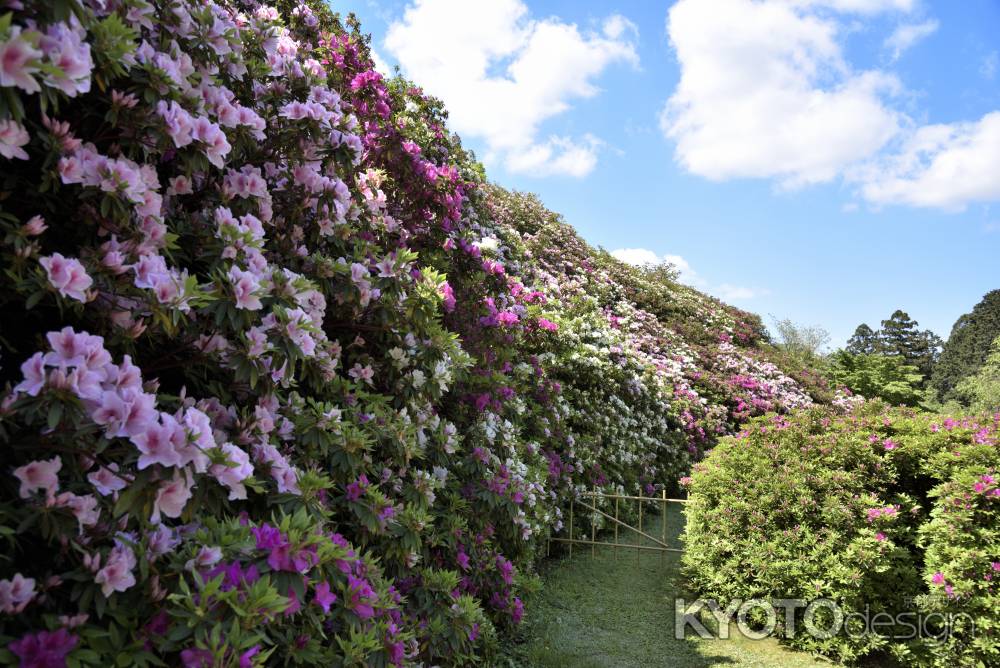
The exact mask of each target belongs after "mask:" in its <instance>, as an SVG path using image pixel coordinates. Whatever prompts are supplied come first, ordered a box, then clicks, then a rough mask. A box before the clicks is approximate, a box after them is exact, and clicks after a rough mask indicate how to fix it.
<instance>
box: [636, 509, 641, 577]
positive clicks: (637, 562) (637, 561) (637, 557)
mask: <svg viewBox="0 0 1000 668" xmlns="http://www.w3.org/2000/svg"><path fill="white" fill-rule="evenodd" d="M637 503H638V504H639V531H642V501H637ZM640 538H641V536H640ZM638 542H639V541H636V543H638ZM640 552H641V550H636V551H635V565H636V566H638V565H639V553H640Z"/></svg>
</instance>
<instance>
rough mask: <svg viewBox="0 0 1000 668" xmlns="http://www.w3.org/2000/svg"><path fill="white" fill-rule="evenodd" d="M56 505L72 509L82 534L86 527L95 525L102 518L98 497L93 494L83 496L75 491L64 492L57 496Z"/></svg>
mask: <svg viewBox="0 0 1000 668" xmlns="http://www.w3.org/2000/svg"><path fill="white" fill-rule="evenodd" d="M55 505H56V506H57V507H60V508H69V509H70V512H72V513H73V516H74V517H76V521H77V524H78V525H79V531H80V534H81V535H82V534H83V530H84V529H85V528H87V527H92V526H94V525H95V524H97V522H98V521H99V520H100V519H101V509H100V508H99V507H98V506H97V497H95V496H94V495H93V494H84V495H82V496H81V495H79V494H74V493H73V492H63V493H62V494H60V495H59V496H57V497H56V498H55Z"/></svg>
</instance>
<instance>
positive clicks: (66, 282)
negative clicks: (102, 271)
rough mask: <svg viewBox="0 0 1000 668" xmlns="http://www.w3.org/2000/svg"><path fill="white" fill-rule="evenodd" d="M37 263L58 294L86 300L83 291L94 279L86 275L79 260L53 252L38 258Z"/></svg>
mask: <svg viewBox="0 0 1000 668" xmlns="http://www.w3.org/2000/svg"><path fill="white" fill-rule="evenodd" d="M38 263H39V264H41V265H42V267H44V268H45V272H46V273H47V274H48V277H49V283H51V284H52V287H54V288H55V289H56V290H58V291H59V294H61V295H62V296H64V297H69V298H70V299H75V300H77V301H78V302H86V301H87V295H86V294H85V293H86V291H87V290H88V289H90V286H91V285H93V284H94V281H93V280H92V279H91V278H90V276H88V275H87V270H86V269H84V268H83V265H82V264H81V263H80V261H79V260H77V259H75V258H67V257H63V256H62V254H60V253H53V254H52V255H49V256H48V257H43V258H40V259H39V260H38Z"/></svg>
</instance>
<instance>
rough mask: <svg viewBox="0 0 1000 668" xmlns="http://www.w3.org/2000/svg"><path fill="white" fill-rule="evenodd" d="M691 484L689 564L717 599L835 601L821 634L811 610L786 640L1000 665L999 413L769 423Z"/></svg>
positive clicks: (823, 614)
mask: <svg viewBox="0 0 1000 668" xmlns="http://www.w3.org/2000/svg"><path fill="white" fill-rule="evenodd" d="M687 484H688V487H689V490H690V496H689V503H688V506H687V513H688V525H687V533H686V536H685V542H686V551H685V554H684V557H683V559H684V564H685V567H686V569H687V571H688V574H689V576H690V578H691V580H690V581H691V584H692V586H693V587H694V588H695V589H697V590H698V591H699V592H701V593H702V594H703V595H704V596H706V597H707V598H715V599H716V600H718V601H721V602H722V606H723V607H726V606H727V605H728V602H729V601H731V600H733V599H741V600H748V599H764V600H773V599H799V600H802V601H806V602H808V601H813V600H816V599H828V600H832V601H834V602H835V603H837V604H838V605H839V606H840V611H841V613H842V615H843V617H841V618H840V622H838V620H837V618H835V617H833V616H831V614H830V608H829V607H827V606H826V605H825V604H824V605H822V606H820V607H817V608H816V610H817V611H818V613H819V614H818V615H817V617H816V618H814V619H815V622H814V623H815V625H816V628H818V629H819V631H820V632H819V634H817V635H813V634H811V633H808V632H807V630H806V627H805V626H804V606H800V607H799V608H798V610H797V611H796V612H795V615H796V618H795V619H796V627H797V628H796V632H795V633H794V634H791V635H790V637H789V638H788V639H787V642H788V643H790V644H791V645H793V646H795V647H798V648H800V649H805V650H810V651H813V652H817V653H820V654H824V655H827V656H831V657H833V658H837V659H840V660H843V661H846V662H848V663H854V662H858V661H861V660H864V659H867V660H868V661H870V662H873V663H881V661H880V660H879V659H880V658H881V659H883V660H884V659H885V658H886V657H892V659H894V660H895V661H898V662H899V663H900V665H906V666H934V667H938V668H945V667H948V666H995V665H998V664H1000V618H998V615H997V612H998V611H1000V588H998V583H1000V414H996V415H985V416H980V417H978V418H975V417H959V418H955V417H942V416H935V415H930V414H920V413H917V412H915V411H913V410H909V409H891V408H888V407H886V406H885V405H884V404H882V403H881V402H870V403H867V404H865V405H862V406H859V407H856V408H855V409H854V410H849V411H847V412H846V414H843V412H842V411H834V410H831V409H828V408H824V409H820V408H813V409H810V410H807V411H802V412H799V413H797V414H795V415H793V416H791V417H785V416H768V417H761V418H757V419H756V420H754V421H752V422H750V423H749V424H748V425H747V426H746V427H745V429H744V430H743V431H742V432H741V433H740V434H738V435H736V436H734V437H730V438H727V439H725V440H724V441H722V442H721V443H720V444H719V445H718V446H717V447H716V448H715V449H714V450H713V451H712V452H711V454H710V455H709V456H708V457H707V458H706V459H705V460H704V461H702V462H700V463H698V464H696V465H695V466H694V472H693V474H692V476H691V479H690V480H689V481H687ZM752 612H753V614H755V615H757V617H754V616H753V615H751V620H752V622H755V623H759V624H761V625H762V626H763V625H764V622H765V619H764V617H763V616H762V612H763V611H762V610H761V609H760V608H759V607H758V608H755V609H754V610H753V611H752ZM785 619H786V617H785V613H784V612H783V611H781V612H778V614H777V615H776V621H777V622H778V630H777V632H778V634H779V635H784V634H785V632H786V631H789V628H788V627H787V626H786V625H785ZM864 620H867V622H866V621H864ZM839 623H842V624H843V626H842V627H839V626H838V624H839ZM918 629H919V631H918ZM895 661H893V663H894V662H895ZM866 665H867V664H866Z"/></svg>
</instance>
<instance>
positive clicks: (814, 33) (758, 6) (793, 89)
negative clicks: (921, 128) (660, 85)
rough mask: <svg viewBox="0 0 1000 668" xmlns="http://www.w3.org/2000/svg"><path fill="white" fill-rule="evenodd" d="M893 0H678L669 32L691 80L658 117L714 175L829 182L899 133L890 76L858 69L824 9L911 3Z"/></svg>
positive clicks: (695, 165)
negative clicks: (846, 55) (845, 53)
mask: <svg viewBox="0 0 1000 668" xmlns="http://www.w3.org/2000/svg"><path fill="white" fill-rule="evenodd" d="M910 4H911V3H909V2H903V1H898V2H893V1H891V0H885V1H881V2H880V1H877V0H869V1H865V0H833V1H827V2H818V1H817V2H809V1H807V0H798V1H796V0H765V1H763V2H753V1H751V0H711V1H710V0H680V1H679V2H677V4H675V5H674V6H673V8H672V9H671V10H670V13H669V17H668V31H669V34H670V41H671V44H672V45H673V47H674V49H675V51H676V54H677V59H678V61H679V63H680V69H681V77H680V81H679V83H678V85H677V89H676V90H675V91H674V93H673V95H672V96H671V97H670V99H669V101H668V103H667V105H666V107H665V108H664V110H663V112H662V114H661V118H660V122H661V128H662V130H663V132H664V133H665V134H666V136H667V137H668V138H670V139H673V140H674V141H675V142H676V152H675V156H676V159H677V160H678V161H679V162H680V163H681V165H682V166H683V167H684V168H685V169H687V170H688V171H690V172H693V173H695V174H698V175H701V176H704V177H706V178H709V179H713V180H724V179H731V178H746V177H750V178H774V179H777V180H778V181H779V182H780V183H781V184H782V185H784V186H788V187H794V186H801V185H805V184H811V183H820V182H825V181H830V180H832V179H834V178H836V177H837V176H838V175H839V174H840V173H841V172H842V170H843V169H844V168H845V167H846V166H847V165H850V164H852V163H855V162H857V161H859V160H863V159H865V158H868V157H870V156H871V155H873V154H874V153H875V152H876V151H878V150H879V149H880V148H881V147H882V146H884V145H885V144H886V143H887V142H888V141H889V140H891V139H892V138H893V137H894V136H895V135H896V134H897V133H898V132H899V129H900V124H901V118H900V115H899V114H898V113H897V112H895V111H894V110H893V109H891V108H890V107H889V106H887V105H886V103H885V98H886V97H888V96H891V95H892V94H894V93H896V92H898V91H899V89H900V84H899V82H898V80H897V79H896V78H895V77H894V76H892V75H890V74H887V73H885V72H880V71H866V72H855V71H853V70H852V69H851V67H850V66H849V64H848V63H847V62H846V61H845V59H844V56H843V52H842V49H841V46H840V44H839V43H838V34H839V32H840V31H841V28H842V26H841V25H840V24H839V23H838V21H837V19H836V17H834V16H831V14H830V12H829V11H818V10H819V9H820V8H823V9H830V8H832V9H835V10H846V11H855V12H864V13H873V12H877V11H882V10H885V9H902V10H907V9H909V6H910Z"/></svg>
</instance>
